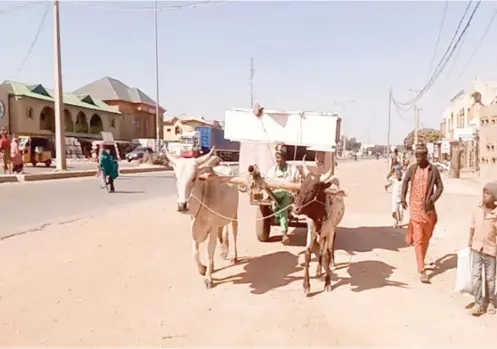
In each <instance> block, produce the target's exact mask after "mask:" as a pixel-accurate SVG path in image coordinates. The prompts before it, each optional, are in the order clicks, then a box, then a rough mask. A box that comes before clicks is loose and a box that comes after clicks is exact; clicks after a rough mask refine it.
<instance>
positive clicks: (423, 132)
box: [404, 128, 442, 149]
mask: <svg viewBox="0 0 497 349" xmlns="http://www.w3.org/2000/svg"><path fill="white" fill-rule="evenodd" d="M441 139H442V132H440V131H439V130H435V129H433V128H422V129H420V130H418V143H433V142H437V141H440V140H441ZM413 144H414V131H412V132H410V133H409V134H408V135H407V137H406V138H404V145H405V146H406V148H407V149H412V146H413Z"/></svg>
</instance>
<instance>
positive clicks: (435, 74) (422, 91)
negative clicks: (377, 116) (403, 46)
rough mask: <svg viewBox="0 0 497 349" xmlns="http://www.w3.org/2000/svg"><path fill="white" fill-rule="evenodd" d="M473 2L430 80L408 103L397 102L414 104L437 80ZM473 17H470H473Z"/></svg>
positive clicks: (467, 8)
mask: <svg viewBox="0 0 497 349" xmlns="http://www.w3.org/2000/svg"><path fill="white" fill-rule="evenodd" d="M480 3H481V1H479V2H478V4H477V6H476V7H475V9H474V10H473V14H474V11H475V10H476V9H477V8H478V5H479V4H480ZM471 4H472V0H470V1H469V2H468V4H467V5H466V9H465V10H464V13H463V15H462V17H461V19H460V20H459V23H458V25H457V28H456V31H455V32H454V35H452V38H451V40H450V43H449V45H448V47H447V49H446V50H445V53H444V54H443V56H442V58H441V60H440V62H439V63H438V65H437V67H436V68H435V71H434V72H433V74H432V76H431V78H430V79H429V80H428V82H427V83H426V84H425V86H424V87H423V88H422V89H421V90H420V91H419V92H418V94H417V95H416V96H415V97H414V98H412V99H411V100H410V101H408V102H406V103H401V102H397V103H398V104H401V105H409V104H413V103H415V102H416V101H418V100H419V99H420V98H421V97H422V96H423V95H424V93H425V92H426V91H428V89H429V88H430V87H431V86H432V85H433V83H434V82H435V81H436V79H437V78H438V76H439V75H440V74H441V72H442V71H443V69H444V68H445V66H446V65H447V58H448V59H450V57H451V54H450V52H453V50H452V49H453V48H455V47H457V44H458V42H459V41H460V38H461V33H459V30H460V28H461V26H462V23H463V21H464V18H465V17H466V15H467V13H468V11H469V8H470V6H471ZM471 18H472V17H470V19H471ZM468 23H470V20H468V22H467V23H466V26H467V24H468ZM458 33H459V40H458V41H456V42H455V43H454V40H455V38H456V36H457V34H458Z"/></svg>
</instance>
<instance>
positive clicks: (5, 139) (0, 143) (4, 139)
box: [0, 127, 10, 174]
mask: <svg viewBox="0 0 497 349" xmlns="http://www.w3.org/2000/svg"><path fill="white" fill-rule="evenodd" d="M1 132H2V136H1V139H0V153H2V160H3V173H4V174H7V173H9V172H10V139H9V133H8V131H7V129H6V128H5V127H2V131H1Z"/></svg>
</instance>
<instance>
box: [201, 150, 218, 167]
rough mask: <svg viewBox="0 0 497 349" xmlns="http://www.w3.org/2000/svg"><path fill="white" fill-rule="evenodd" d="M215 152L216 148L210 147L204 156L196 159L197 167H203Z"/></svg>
mask: <svg viewBox="0 0 497 349" xmlns="http://www.w3.org/2000/svg"><path fill="white" fill-rule="evenodd" d="M215 150H216V147H212V148H211V151H210V152H208V153H207V154H205V155H202V156H199V157H198V158H197V165H198V166H200V165H203V164H204V163H206V162H207V161H208V160H209V159H210V157H211V156H212V154H214V151H215Z"/></svg>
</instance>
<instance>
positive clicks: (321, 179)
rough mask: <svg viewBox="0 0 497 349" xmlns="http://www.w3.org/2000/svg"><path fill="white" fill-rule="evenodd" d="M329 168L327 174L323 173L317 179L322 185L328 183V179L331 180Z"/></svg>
mask: <svg viewBox="0 0 497 349" xmlns="http://www.w3.org/2000/svg"><path fill="white" fill-rule="evenodd" d="M331 176H332V174H331V168H330V169H329V170H328V172H326V173H323V174H322V175H321V176H320V177H319V180H320V181H321V182H323V183H326V182H328V181H329V180H330V179H331Z"/></svg>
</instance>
